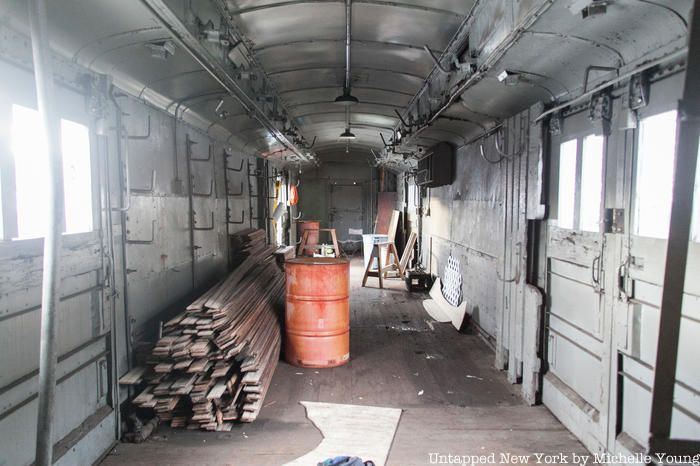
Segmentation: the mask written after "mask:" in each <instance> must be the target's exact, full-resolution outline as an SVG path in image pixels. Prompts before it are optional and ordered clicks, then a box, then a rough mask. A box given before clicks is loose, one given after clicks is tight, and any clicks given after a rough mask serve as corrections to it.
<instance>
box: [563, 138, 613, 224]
mask: <svg viewBox="0 0 700 466" xmlns="http://www.w3.org/2000/svg"><path fill="white" fill-rule="evenodd" d="M604 151H605V138H604V137H603V136H600V135H596V134H590V135H588V136H585V137H583V138H578V139H570V140H568V141H565V142H563V143H562V144H561V145H560V146H559V186H558V202H557V210H558V215H557V226H559V227H560V228H567V229H572V230H574V229H578V230H583V231H591V232H600V231H601V210H602V200H603V160H604V158H603V155H604Z"/></svg>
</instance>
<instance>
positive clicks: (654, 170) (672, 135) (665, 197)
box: [633, 110, 700, 242]
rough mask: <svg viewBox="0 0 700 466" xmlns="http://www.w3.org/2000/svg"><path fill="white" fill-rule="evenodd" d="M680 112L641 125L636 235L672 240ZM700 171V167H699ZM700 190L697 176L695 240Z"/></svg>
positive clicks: (699, 235)
mask: <svg viewBox="0 0 700 466" xmlns="http://www.w3.org/2000/svg"><path fill="white" fill-rule="evenodd" d="M676 118H677V112H676V111H675V110H670V111H668V112H663V113H658V114H656V115H651V116H648V117H646V118H643V119H642V120H641V121H640V122H639V138H638V149H637V160H636V164H637V165H636V171H635V190H634V223H633V231H634V234H635V235H638V236H645V237H649V238H659V239H667V238H668V228H669V224H670V221H671V202H672V200H673V175H674V174H673V167H674V163H675V152H676ZM698 168H700V165H699V166H698ZM699 218H700V187H699V186H698V174H697V173H696V176H695V198H694V203H693V224H692V230H691V240H692V241H695V242H699V241H700V224H699V223H698V219H699Z"/></svg>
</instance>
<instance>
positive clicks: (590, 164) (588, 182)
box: [580, 134, 605, 232]
mask: <svg viewBox="0 0 700 466" xmlns="http://www.w3.org/2000/svg"><path fill="white" fill-rule="evenodd" d="M604 141H605V139H603V136H598V135H595V134H591V135H590V136H586V137H585V138H583V147H582V151H581V210H580V227H581V230H584V231H593V232H600V208H601V201H602V198H603V142H604Z"/></svg>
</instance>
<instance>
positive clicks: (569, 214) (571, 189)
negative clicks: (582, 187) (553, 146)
mask: <svg viewBox="0 0 700 466" xmlns="http://www.w3.org/2000/svg"><path fill="white" fill-rule="evenodd" d="M577 152H578V141H577V140H576V139H571V140H570V141H566V142H564V143H562V145H561V146H559V196H558V204H557V205H558V218H557V226H559V227H560V228H569V229H572V228H574V213H575V210H576V153H577Z"/></svg>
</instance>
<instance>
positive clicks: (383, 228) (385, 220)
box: [374, 192, 396, 235]
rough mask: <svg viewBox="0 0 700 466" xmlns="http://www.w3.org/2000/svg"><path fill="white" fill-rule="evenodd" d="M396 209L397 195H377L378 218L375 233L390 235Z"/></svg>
mask: <svg viewBox="0 0 700 466" xmlns="http://www.w3.org/2000/svg"><path fill="white" fill-rule="evenodd" d="M395 207H396V193H395V192H383V193H377V218H376V220H375V222H374V233H375V234H377V235H386V234H389V224H390V223H391V215H392V213H393V212H394V208H395Z"/></svg>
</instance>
